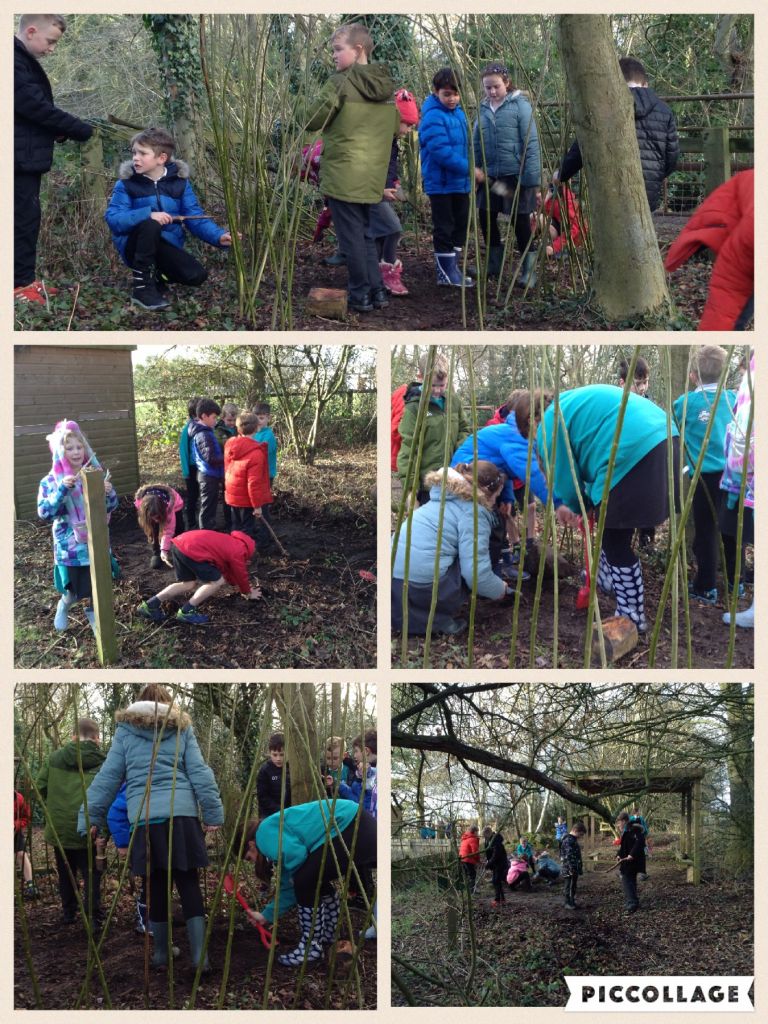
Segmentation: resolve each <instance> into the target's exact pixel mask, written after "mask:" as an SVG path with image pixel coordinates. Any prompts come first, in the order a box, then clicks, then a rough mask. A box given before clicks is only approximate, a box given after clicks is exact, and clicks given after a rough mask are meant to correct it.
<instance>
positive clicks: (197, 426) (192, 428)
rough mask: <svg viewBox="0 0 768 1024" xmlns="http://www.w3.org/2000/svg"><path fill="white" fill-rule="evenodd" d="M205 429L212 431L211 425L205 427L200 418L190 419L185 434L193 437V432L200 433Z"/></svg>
mask: <svg viewBox="0 0 768 1024" xmlns="http://www.w3.org/2000/svg"><path fill="white" fill-rule="evenodd" d="M206 430H208V431H210V432H211V433H213V427H206V425H205V424H204V423H201V422H200V420H192V422H191V423H190V424H189V426H188V427H187V435H188V436H189V437H194V436H195V434H202V433H204V432H205V431H206Z"/></svg>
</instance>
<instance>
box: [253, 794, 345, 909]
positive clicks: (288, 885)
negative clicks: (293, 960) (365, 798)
mask: <svg viewBox="0 0 768 1024" xmlns="http://www.w3.org/2000/svg"><path fill="white" fill-rule="evenodd" d="M331 806H332V803H331V801H330V800H313V801H312V802H311V803H308V804H296V805H295V806H294V807H286V808H285V810H284V811H283V838H282V847H280V814H279V813H278V814H270V816H269V817H268V818H265V819H264V821H262V823H261V824H260V825H259V827H258V829H257V830H256V846H257V847H258V849H259V850H260V851H261V852H262V853H263V854H264V856H265V857H266V858H267V859H268V860H271V861H273V862H274V863H277V861H278V859H279V858H278V850H279V852H280V854H281V858H282V859H281V865H280V906H279V913H278V917H280V916H281V915H282V914H284V913H285V912H286V910H290V909H291V907H295V906H296V894H295V893H294V891H293V875H294V872H295V871H297V870H298V869H299V868H300V867H301V865H302V864H303V863H304V861H305V860H306V859H307V857H309V855H310V853H313V852H314V851H315V850H317V849H319V848H320V847H321V846H322V845H323V844H324V843H325V838H326V823H327V822H330V823H331V827H330V835H331V839H335V838H336V836H338V835H340V834H341V833H342V832H343V831H344V829H345V828H347V826H348V825H351V824H352V822H353V821H354V820H355V815H356V814H357V812H358V810H359V809H360V805H359V804H357V803H354V802H353V801H351V800H337V801H336V806H335V809H334V812H333V814H331ZM262 914H263V915H264V917H266V919H267V920H268V921H270V922H272V921H274V919H275V901H274V900H270V901H269V903H268V904H267V905H266V907H264V909H263V910H262Z"/></svg>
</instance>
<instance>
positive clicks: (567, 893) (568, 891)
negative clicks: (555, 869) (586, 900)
mask: <svg viewBox="0 0 768 1024" xmlns="http://www.w3.org/2000/svg"><path fill="white" fill-rule="evenodd" d="M578 882H579V876H578V875H565V876H564V877H563V896H564V897H565V903H566V906H570V905H571V904H572V903H575V902H576V886H577V885H578Z"/></svg>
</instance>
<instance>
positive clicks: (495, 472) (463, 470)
mask: <svg viewBox="0 0 768 1024" xmlns="http://www.w3.org/2000/svg"><path fill="white" fill-rule="evenodd" d="M453 468H454V469H455V470H456V472H457V473H460V474H461V475H462V476H463V477H464V479H465V480H468V481H469V482H470V483H471V482H472V479H473V470H472V463H471V462H460V463H459V464H458V465H457V466H454V467H453ZM506 479H507V478H506V475H505V474H504V473H502V472H501V470H500V469H499V468H498V467H497V466H494V464H493V463H492V462H486V461H485V459H478V460H477V487H478V490H481V491H484V492H485V493H486V494H488V495H490V494H493V492H494V491H495V490H496V488H497V487H498V486H499V485H500V484H501V485H502V486H503V485H504V484H505V483H506Z"/></svg>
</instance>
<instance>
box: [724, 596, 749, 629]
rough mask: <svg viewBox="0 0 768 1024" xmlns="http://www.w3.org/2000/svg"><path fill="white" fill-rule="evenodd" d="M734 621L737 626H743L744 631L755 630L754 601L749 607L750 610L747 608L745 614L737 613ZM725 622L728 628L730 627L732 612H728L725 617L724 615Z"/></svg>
mask: <svg viewBox="0 0 768 1024" xmlns="http://www.w3.org/2000/svg"><path fill="white" fill-rule="evenodd" d="M734 621H735V623H736V625H737V626H741V628H742V629H754V628H755V603H754V601H753V602H752V604H751V605H750V606H749V608H745V609H744V611H743V612H736V618H735V620H734ZM723 622H724V623H725V624H726V626H730V624H731V613H730V612H726V613H725V615H723Z"/></svg>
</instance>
